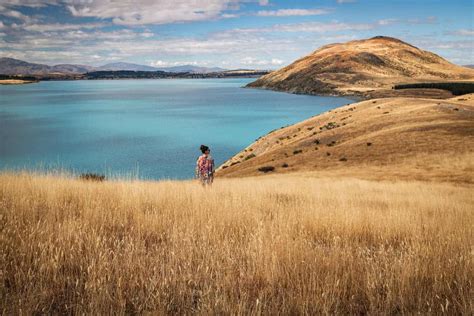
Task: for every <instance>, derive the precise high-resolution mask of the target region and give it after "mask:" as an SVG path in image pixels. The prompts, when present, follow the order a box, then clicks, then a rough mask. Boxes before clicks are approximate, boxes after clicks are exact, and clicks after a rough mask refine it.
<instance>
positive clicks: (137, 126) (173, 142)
mask: <svg viewBox="0 0 474 316" xmlns="http://www.w3.org/2000/svg"><path fill="white" fill-rule="evenodd" d="M251 80H253V79H189V80H183V79H177V80H113V81H50V82H40V83H37V84H28V85H16V86H0V168H2V169H17V168H26V169H38V168H39V169H45V168H51V167H52V168H63V169H68V170H72V171H75V172H95V173H105V174H108V175H110V174H122V175H124V174H127V173H133V174H137V173H138V176H139V177H140V178H146V179H162V178H174V179H185V178H191V177H192V176H193V173H194V166H195V161H196V158H197V156H198V155H199V154H200V152H199V146H200V145H201V144H206V145H209V146H210V147H211V151H212V152H211V154H212V155H213V156H214V158H215V160H216V164H221V163H222V162H224V161H225V160H226V159H228V158H230V157H232V156H233V155H234V154H236V153H237V152H239V151H240V150H241V149H243V148H244V147H246V146H247V145H249V144H250V143H252V142H253V141H254V140H255V139H256V138H258V137H259V136H262V135H264V134H266V133H267V132H269V131H271V130H273V129H275V128H279V127H281V126H284V125H287V124H292V123H295V122H298V121H301V120H303V119H306V118H308V117H310V116H312V115H315V114H318V113H321V112H324V111H326V110H329V109H332V108H334V107H337V106H340V105H343V104H347V103H349V102H350V100H348V99H344V98H337V97H316V96H305V95H293V94H288V93H280V92H272V91H264V90H254V89H242V88H241V87H242V86H244V85H245V84H246V83H248V82H250V81H251Z"/></svg>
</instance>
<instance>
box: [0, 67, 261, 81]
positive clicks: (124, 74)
mask: <svg viewBox="0 0 474 316" xmlns="http://www.w3.org/2000/svg"><path fill="white" fill-rule="evenodd" d="M267 73H269V71H264V70H262V71H239V70H235V71H232V70H230V71H229V70H228V71H222V72H212V73H191V72H178V73H176V72H166V71H133V70H114V71H93V72H88V73H85V74H46V75H29V76H20V75H2V74H0V80H4V79H19V80H29V81H40V80H41V81H48V80H99V79H111V80H112V79H172V78H187V79H204V78H236V77H241V78H245V77H260V76H263V75H266V74H267Z"/></svg>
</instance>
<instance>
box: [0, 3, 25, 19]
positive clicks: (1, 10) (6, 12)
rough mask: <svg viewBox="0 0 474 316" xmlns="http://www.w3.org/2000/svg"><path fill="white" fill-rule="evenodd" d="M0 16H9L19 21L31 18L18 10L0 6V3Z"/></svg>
mask: <svg viewBox="0 0 474 316" xmlns="http://www.w3.org/2000/svg"><path fill="white" fill-rule="evenodd" d="M0 16H6V17H10V18H14V19H17V20H21V21H24V22H27V21H31V20H32V18H30V17H29V16H27V15H24V14H23V13H21V12H20V11H16V10H11V9H9V8H7V7H4V6H1V5H0Z"/></svg>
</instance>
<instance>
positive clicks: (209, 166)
mask: <svg viewBox="0 0 474 316" xmlns="http://www.w3.org/2000/svg"><path fill="white" fill-rule="evenodd" d="M213 174H214V159H212V157H211V156H206V155H204V154H202V155H201V156H199V158H198V160H197V161H196V176H197V177H198V178H199V179H201V180H206V179H209V178H211V177H212V176H213Z"/></svg>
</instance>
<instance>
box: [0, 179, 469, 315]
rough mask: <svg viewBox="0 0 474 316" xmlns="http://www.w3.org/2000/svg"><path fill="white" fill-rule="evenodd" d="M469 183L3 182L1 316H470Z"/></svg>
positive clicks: (0, 205) (0, 212) (0, 199)
mask: <svg viewBox="0 0 474 316" xmlns="http://www.w3.org/2000/svg"><path fill="white" fill-rule="evenodd" d="M473 206H474V198H473V196H472V186H456V185H454V184H434V183H422V182H399V183H389V182H371V181H363V180H356V179H350V178H338V179H328V178H326V179H324V178H323V179H316V178H311V177H304V178H303V177H299V176H295V175H293V176H291V175H278V176H268V177H264V178H262V177H260V178H248V179H219V180H218V181H216V183H215V185H214V186H213V187H212V188H211V189H208V190H206V189H204V188H201V187H200V186H199V185H197V184H196V183H194V182H157V183H152V182H148V183H147V182H139V181H134V182H125V181H123V182H118V181H117V182H103V183H97V182H86V181H80V180H73V179H67V178H64V177H63V178H61V177H53V176H40V175H31V174H8V173H3V174H0V246H1V247H0V250H1V256H0V267H1V273H0V286H1V288H0V304H1V309H2V311H3V314H18V313H21V314H33V313H73V314H82V313H85V314H109V313H111V312H114V313H119V314H121V313H144V312H152V313H159V314H163V313H177V314H183V313H192V312H197V313H201V314H209V313H217V314H231V313H232V314H260V313H262V314H277V313H278V314H300V313H307V314H366V313H368V314H378V315H380V314H401V313H407V314H414V313H417V312H420V313H423V314H425V313H433V314H439V313H447V314H466V315H468V314H472V312H473V311H474V306H473V301H472V297H473V294H474V293H473V290H472V280H473V279H474V268H473V248H472V247H473V246H472V241H473V231H472V224H473V217H474V215H473Z"/></svg>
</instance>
